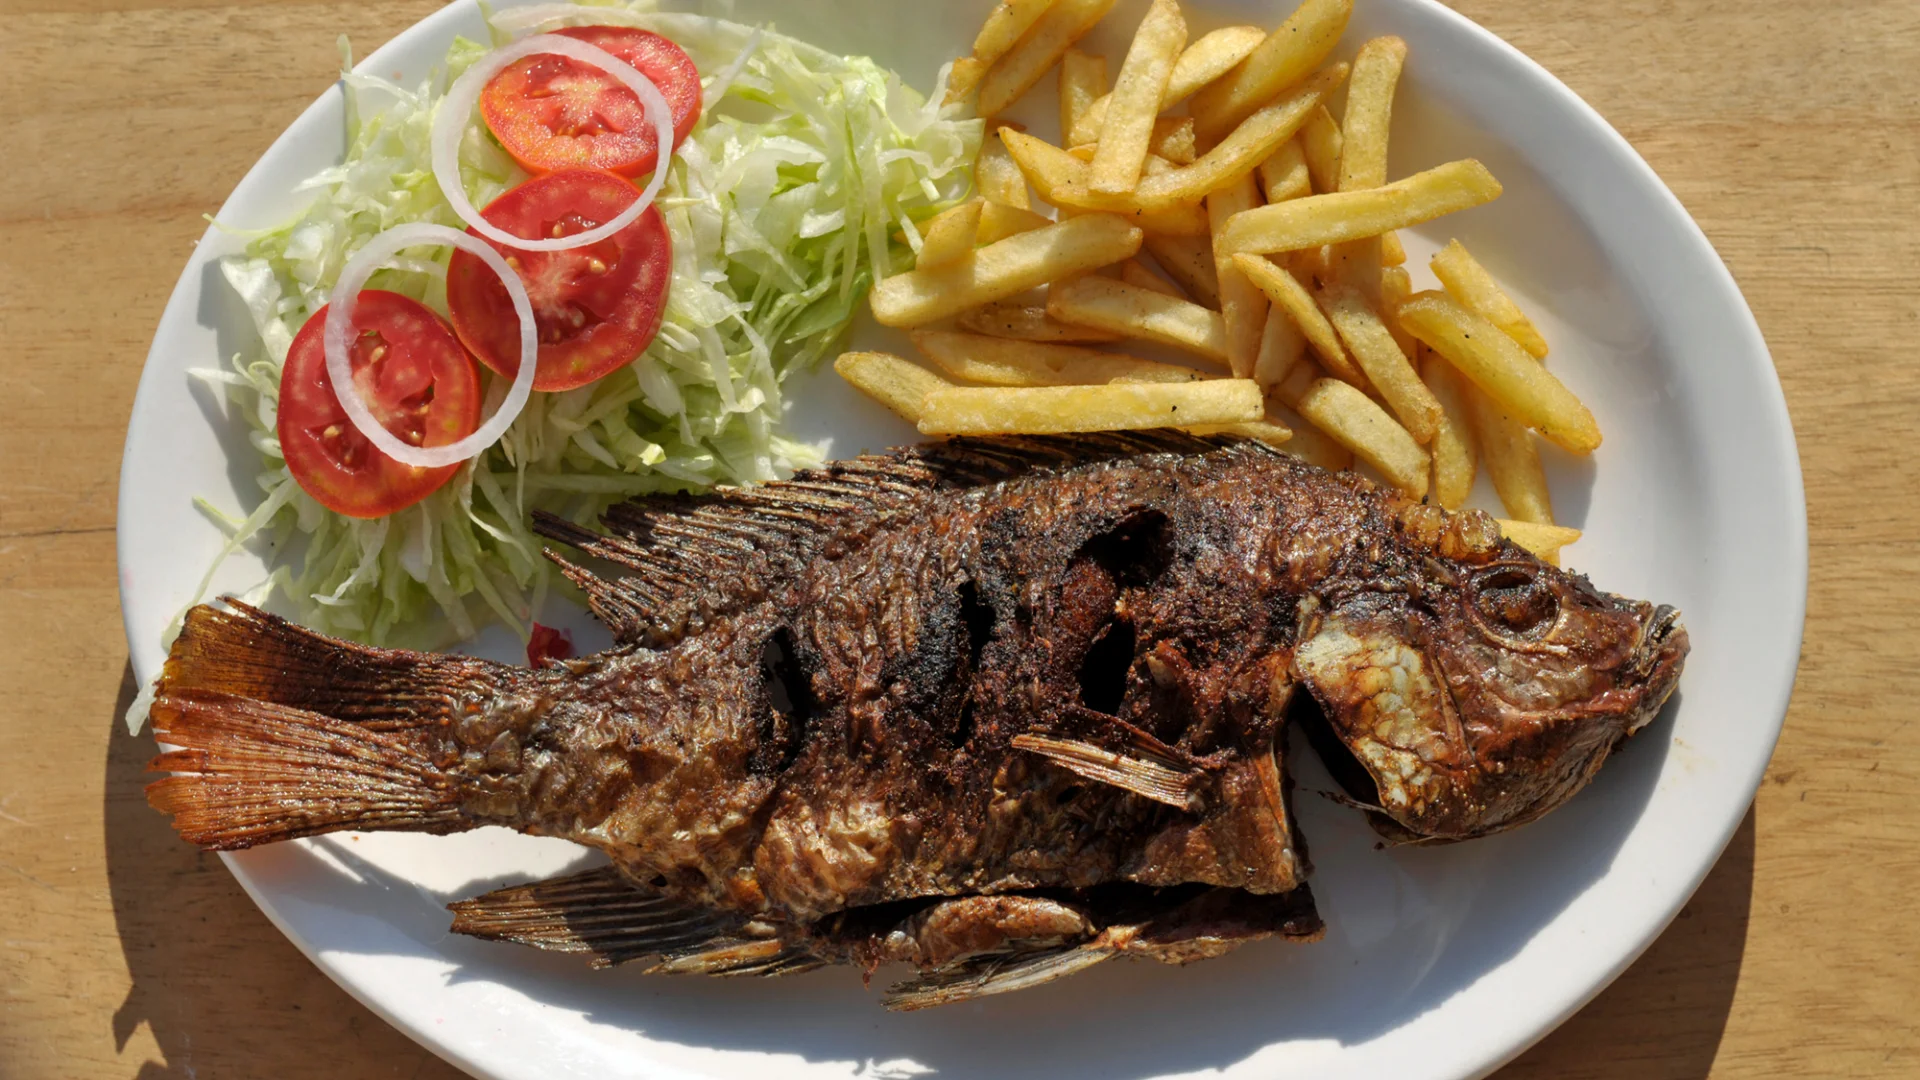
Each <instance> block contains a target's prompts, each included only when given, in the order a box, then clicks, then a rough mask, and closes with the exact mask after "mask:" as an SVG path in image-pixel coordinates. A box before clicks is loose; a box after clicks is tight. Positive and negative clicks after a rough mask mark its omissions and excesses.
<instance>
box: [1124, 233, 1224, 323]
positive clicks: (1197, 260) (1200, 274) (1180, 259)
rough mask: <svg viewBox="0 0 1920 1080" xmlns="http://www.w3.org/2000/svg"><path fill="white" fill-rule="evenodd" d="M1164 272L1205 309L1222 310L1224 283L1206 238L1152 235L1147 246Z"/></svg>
mask: <svg viewBox="0 0 1920 1080" xmlns="http://www.w3.org/2000/svg"><path fill="white" fill-rule="evenodd" d="M1142 246H1144V247H1145V248H1146V249H1147V254H1149V255H1152V256H1153V261H1154V262H1156V263H1159V264H1160V269H1162V270H1165V271H1166V272H1167V276H1168V277H1170V278H1172V279H1173V280H1174V281H1175V282H1176V283H1177V284H1178V285H1179V286H1180V287H1181V288H1182V289H1184V290H1186V293H1187V296H1188V297H1189V298H1190V299H1192V300H1193V302H1194V303H1196V304H1199V305H1200V306H1201V307H1205V308H1213V309H1214V310H1216V311H1218V310H1219V309H1220V279H1219V276H1218V274H1217V272H1216V271H1215V270H1214V265H1213V244H1212V242H1211V241H1209V240H1208V239H1207V238H1206V237H1204V236H1167V235H1165V234H1164V233H1155V232H1150V233H1148V234H1147V238H1146V240H1145V241H1144V243H1143V245H1142Z"/></svg>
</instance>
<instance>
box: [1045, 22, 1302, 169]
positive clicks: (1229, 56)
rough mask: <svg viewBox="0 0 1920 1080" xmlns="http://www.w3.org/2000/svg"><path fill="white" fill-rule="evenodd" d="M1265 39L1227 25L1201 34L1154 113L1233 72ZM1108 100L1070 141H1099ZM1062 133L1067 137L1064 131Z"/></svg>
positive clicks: (1090, 112)
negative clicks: (1235, 66)
mask: <svg viewBox="0 0 1920 1080" xmlns="http://www.w3.org/2000/svg"><path fill="white" fill-rule="evenodd" d="M1266 39H1267V34H1266V31H1264V30H1262V29H1260V28H1259V27H1257V26H1226V27H1222V28H1220V29H1218V30H1215V31H1213V32H1212V33H1210V34H1202V35H1201V36H1200V39H1199V40H1198V41H1195V42H1194V43H1193V44H1191V45H1188V46H1187V48H1186V51H1185V52H1182V53H1181V54H1180V59H1179V61H1178V62H1176V63H1175V64H1174V65H1173V75H1172V77H1171V78H1169V79H1168V80H1167V92H1166V94H1165V95H1164V96H1162V97H1161V98H1160V107H1159V108H1158V109H1156V110H1155V111H1156V112H1165V111H1167V110H1168V109H1171V108H1173V107H1174V106H1175V105H1178V104H1179V103H1180V102H1182V101H1184V100H1186V99H1187V98H1188V97H1189V96H1191V95H1192V94H1193V93H1194V92H1195V91H1196V90H1199V89H1200V88H1201V87H1203V86H1205V85H1207V84H1208V83H1210V82H1212V81H1213V80H1215V79H1217V78H1219V77H1220V76H1222V75H1225V74H1226V73H1227V72H1229V71H1232V70H1233V68H1234V65H1236V64H1238V63H1240V61H1242V60H1245V59H1246V58H1247V54H1248V53H1251V52H1252V51H1253V50H1254V49H1256V48H1259V47H1260V43H1261V42H1262V41H1265V40H1266ZM1107 106H1108V99H1107V98H1105V97H1102V98H1100V99H1099V100H1098V101H1095V102H1094V103H1093V105H1092V106H1091V107H1089V108H1088V109H1087V111H1086V112H1085V113H1083V114H1081V116H1080V122H1079V123H1078V124H1075V125H1074V127H1073V130H1072V132H1071V134H1070V139H1071V141H1073V142H1076V143H1091V142H1099V141H1100V131H1101V129H1102V128H1104V127H1105V126H1106V123H1107ZM1062 134H1067V133H1066V132H1063V133H1062Z"/></svg>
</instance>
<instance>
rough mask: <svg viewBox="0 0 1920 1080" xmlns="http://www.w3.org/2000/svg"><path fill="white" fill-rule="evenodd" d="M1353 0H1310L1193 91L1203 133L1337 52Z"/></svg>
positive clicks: (1236, 118) (1230, 121) (1227, 126)
mask: <svg viewBox="0 0 1920 1080" xmlns="http://www.w3.org/2000/svg"><path fill="white" fill-rule="evenodd" d="M1352 14H1353V0H1306V2H1305V3H1303V4H1301V5H1300V7H1299V8H1298V9H1296V10H1295V11H1294V13H1293V14H1292V15H1290V16H1288V17H1287V21H1286V22H1284V23H1281V24H1280V26H1279V27H1278V28H1276V29H1275V30H1274V31H1273V33H1271V34H1269V35H1267V38H1266V40H1264V41H1262V42H1261V43H1260V44H1259V46H1258V47H1256V48H1255V49H1254V50H1253V52H1251V53H1249V54H1248V56H1247V58H1246V59H1245V60H1243V61H1241V62H1240V64H1239V65H1238V66H1237V67H1235V68H1234V69H1233V70H1232V71H1229V72H1228V73H1227V74H1226V75H1224V76H1222V77H1221V78H1220V79H1219V80H1217V81H1215V82H1214V83H1212V84H1211V85H1209V86H1207V87H1206V88H1205V89H1203V90H1201V91H1200V92H1199V93H1197V94H1195V95H1194V96H1193V101H1192V102H1191V103H1190V106H1189V110H1188V111H1190V112H1191V113H1192V114H1193V118H1194V120H1195V121H1196V122H1197V123H1198V124H1199V127H1200V136H1201V138H1203V139H1205V138H1212V137H1216V136H1218V135H1220V134H1222V133H1224V132H1226V131H1229V130H1231V129H1232V128H1233V126H1234V125H1235V124H1238V123H1239V122H1240V121H1242V120H1244V119H1246V118H1247V117H1248V116H1251V115H1252V114H1253V113H1254V112H1255V111H1256V110H1258V109H1259V108H1260V106H1261V105H1262V104H1264V103H1266V102H1268V101H1271V100H1273V99H1274V98H1275V97H1277V96H1279V95H1280V94H1281V93H1282V92H1284V91H1285V90H1286V89H1287V88H1288V87H1290V86H1292V85H1294V84H1295V83H1298V82H1299V81H1300V80H1302V79H1304V78H1306V77H1307V73H1308V72H1311V71H1312V70H1313V69H1315V68H1317V67H1319V66H1320V65H1321V64H1322V63H1324V62H1325V61H1326V59H1327V56H1328V54H1330V53H1331V52H1333V49H1334V46H1335V45H1337V44H1338V43H1339V41H1340V35H1341V34H1342V33H1343V32H1345V30H1346V28H1347V18H1348V16H1350V15H1352Z"/></svg>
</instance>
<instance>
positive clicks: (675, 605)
mask: <svg viewBox="0 0 1920 1080" xmlns="http://www.w3.org/2000/svg"><path fill="white" fill-rule="evenodd" d="M1231 445H1234V444H1233V442H1232V440H1224V441H1223V440H1221V439H1219V438H1216V437H1202V436H1194V435H1188V434H1186V433H1184V432H1179V431H1144V432H1102V433H1092V434H1081V435H1030V436H1012V437H999V438H982V439H953V440H950V441H947V442H941V443H929V444H923V445H919V446H912V447H904V448H900V449H896V450H893V451H891V452H888V453H885V454H870V455H866V456H863V457H857V458H849V459H846V460H843V461H836V462H832V463H829V464H827V465H825V466H822V467H821V468H818V469H812V470H808V471H804V472H800V473H797V474H795V475H794V476H793V478H792V479H790V480H783V481H777V482H774V483H770V484H763V485H760V486H757V487H751V488H727V489H720V490H716V491H714V492H711V493H709V494H707V495H702V496H695V495H687V494H671V495H649V496H643V497H641V498H638V499H632V500H629V501H627V502H624V503H620V504H618V505H615V506H613V507H612V508H610V509H608V510H607V512H606V514H605V515H603V517H602V518H601V524H602V526H603V527H604V528H603V531H599V532H596V531H594V530H592V529H588V528H584V527H582V526H580V525H577V524H574V523H573V522H569V521H565V520H563V519H561V518H557V517H554V516H552V515H550V514H545V513H540V512H536V513H535V514H534V518H533V528H534V531H535V532H537V533H539V534H540V535H541V536H544V537H546V538H548V539H550V540H555V541H558V542H559V543H562V544H566V545H568V546H570V547H572V548H574V549H575V550H577V551H580V552H582V553H584V554H587V555H590V556H593V557H595V558H598V559H603V560H606V561H607V562H609V563H612V564H613V566H614V567H615V568H616V569H614V570H612V571H610V572H609V573H608V574H604V575H603V574H601V573H599V572H598V571H596V570H593V569H590V568H588V567H586V566H584V565H582V564H580V563H576V562H572V561H569V560H568V559H567V558H566V557H564V556H562V555H560V554H559V553H557V552H554V551H552V550H549V551H548V552H547V553H546V554H547V557H548V558H549V559H552V560H553V561H554V562H555V563H557V564H558V565H559V567H560V569H561V571H562V573H564V574H565V575H566V576H567V578H568V579H569V580H571V581H573V582H575V583H576V584H578V585H580V586H581V588H582V589H584V590H585V591H586V593H587V598H588V603H589V604H590V606H591V607H592V608H593V611H594V614H596V615H597V616H599V617H600V619H601V621H602V622H604V623H606V624H607V626H608V628H609V629H611V630H612V631H613V636H614V639H615V640H616V641H619V642H621V643H622V644H644V645H651V646H656V647H658V646H663V645H667V644H671V643H672V642H673V641H674V640H677V639H678V638H679V637H680V636H682V635H683V634H685V633H686V632H688V631H689V630H690V629H693V628H697V627H698V626H699V625H701V624H702V623H703V622H704V621H705V620H706V619H708V618H712V617H715V616H718V615H720V614H724V613H726V612H729V611H733V610H737V609H738V608H739V606H740V605H741V604H743V603H746V602H751V601H752V600H754V599H757V598H759V597H761V596H764V595H766V593H768V592H769V591H771V590H774V589H776V588H778V587H779V586H780V584H781V583H783V582H785V581H787V580H789V579H791V578H792V576H793V575H794V574H795V573H797V572H798V571H799V570H800V569H801V568H802V567H804V566H805V565H806V564H807V563H808V562H810V561H811V560H812V558H813V557H814V555H815V553H816V552H818V551H819V549H820V547H821V546H822V545H823V544H824V543H825V542H826V540H827V539H828V538H830V537H831V536H833V535H834V534H835V533H837V532H839V531H840V530H841V529H843V528H844V527H846V526H847V525H848V524H849V523H850V522H852V521H855V520H858V519H861V518H865V517H870V516H872V515H875V514H887V513H896V512H901V511H904V510H906V509H908V508H910V507H912V506H914V505H916V504H917V503H918V502H920V501H922V500H924V499H925V498H927V497H928V496H929V495H931V494H932V493H934V492H937V491H942V490H954V489H960V488H969V487H978V486H982V485H986V484H993V483H998V482H1001V481H1005V480H1009V479H1013V478H1015V477H1018V476H1021V475H1024V474H1027V473H1030V472H1033V471H1036V470H1041V469H1054V468H1063V467H1067V466H1072V465H1080V464H1089V463H1093V462H1097V461H1100V460H1103V459H1108V458H1117V457H1125V456H1129V455H1134V454H1142V453H1156V452H1158V453H1187V454H1196V453H1204V452H1208V451H1211V450H1216V449H1220V448H1222V447H1227V446H1231Z"/></svg>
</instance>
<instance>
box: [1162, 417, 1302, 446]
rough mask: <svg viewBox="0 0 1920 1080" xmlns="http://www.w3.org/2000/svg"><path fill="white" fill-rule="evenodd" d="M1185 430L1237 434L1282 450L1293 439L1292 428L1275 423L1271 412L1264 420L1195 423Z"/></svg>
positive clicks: (1202, 433)
mask: <svg viewBox="0 0 1920 1080" xmlns="http://www.w3.org/2000/svg"><path fill="white" fill-rule="evenodd" d="M1186 432H1187V434H1189V435H1238V436H1240V437H1241V438H1243V439H1258V440H1259V441H1261V442H1263V443H1266V444H1267V445H1268V446H1273V447H1278V448H1280V449H1282V450H1284V449H1286V447H1287V443H1289V442H1291V441H1292V440H1293V429H1292V428H1290V427H1288V426H1287V425H1285V424H1281V423H1276V422H1275V421H1274V418H1273V413H1272V412H1268V413H1267V418H1266V419H1264V420H1248V421H1247V422H1245V423H1243V424H1197V425H1195V426H1193V427H1190V428H1187V429H1186Z"/></svg>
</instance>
